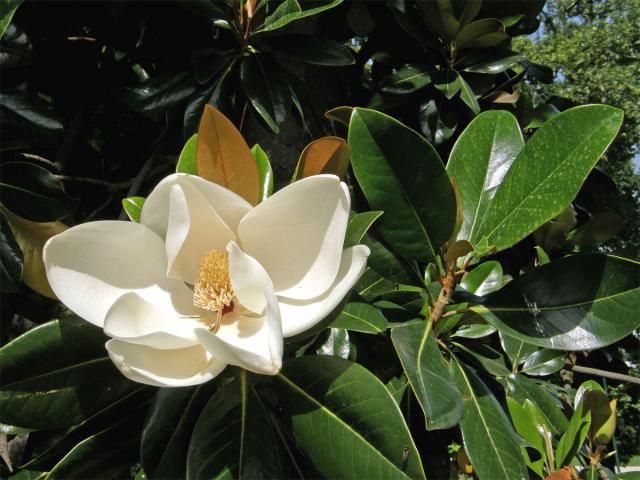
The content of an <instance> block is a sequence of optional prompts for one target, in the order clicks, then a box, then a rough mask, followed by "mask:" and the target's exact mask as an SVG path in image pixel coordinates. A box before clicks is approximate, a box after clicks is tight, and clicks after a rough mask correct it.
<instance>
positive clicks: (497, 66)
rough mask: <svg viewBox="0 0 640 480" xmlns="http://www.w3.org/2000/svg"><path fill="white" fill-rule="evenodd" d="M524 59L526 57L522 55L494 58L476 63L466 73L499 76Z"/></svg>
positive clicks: (467, 68)
mask: <svg viewBox="0 0 640 480" xmlns="http://www.w3.org/2000/svg"><path fill="white" fill-rule="evenodd" d="M524 59H525V57H524V55H521V54H515V55H508V56H506V57H500V58H494V59H490V60H486V61H482V62H480V63H476V64H474V65H471V66H469V67H466V68H465V69H464V71H465V72H470V73H489V74H492V75H497V74H498V73H502V72H505V71H507V70H509V69H510V68H512V67H513V66H515V65H516V64H518V63H519V62H521V61H523V60H524Z"/></svg>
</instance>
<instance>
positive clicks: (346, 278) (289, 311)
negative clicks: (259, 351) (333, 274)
mask: <svg viewBox="0 0 640 480" xmlns="http://www.w3.org/2000/svg"><path fill="white" fill-rule="evenodd" d="M368 256H369V247H367V246H366V245H356V246H355V247H351V248H346V249H345V250H344V253H343V254H342V261H341V262H340V269H339V270H338V276H337V278H336V281H335V282H334V284H333V285H331V288H329V290H328V291H327V292H326V293H325V294H324V295H321V296H319V297H317V298H313V299H311V300H294V299H291V298H286V297H281V296H278V302H279V303H280V315H281V318H282V334H283V336H284V337H285V338H286V337H291V336H293V335H297V334H299V333H302V332H304V331H305V330H308V329H309V328H311V327H312V326H314V325H315V324H316V323H318V322H320V321H322V320H323V319H324V318H325V317H326V316H327V315H328V314H329V312H331V311H332V310H333V309H334V308H336V307H337V306H338V304H339V303H340V302H341V301H342V299H343V298H344V297H345V296H346V295H347V293H349V290H351V288H352V287H353V286H354V285H355V283H356V282H357V281H358V279H359V278H360V275H362V272H363V271H364V268H365V266H366V264H367V257H368Z"/></svg>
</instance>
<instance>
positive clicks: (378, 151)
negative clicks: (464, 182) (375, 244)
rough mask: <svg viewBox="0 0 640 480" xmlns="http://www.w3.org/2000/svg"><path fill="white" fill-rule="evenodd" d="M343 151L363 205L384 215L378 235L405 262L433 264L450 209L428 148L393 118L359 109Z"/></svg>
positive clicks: (449, 191) (443, 176) (441, 172)
mask: <svg viewBox="0 0 640 480" xmlns="http://www.w3.org/2000/svg"><path fill="white" fill-rule="evenodd" d="M349 146H350V147H351V164H352V166H353V170H354V172H355V175H356V178H357V180H358V183H359V184H360V187H361V188H362V190H363V192H364V195H365V197H366V198H367V201H368V202H369V205H370V206H371V208H373V209H376V210H383V211H388V212H389V213H390V214H389V215H384V216H383V217H382V218H381V219H380V220H379V222H378V225H377V231H378V232H379V233H380V235H381V236H382V237H383V238H384V239H385V240H386V241H387V242H388V243H389V244H390V245H391V246H392V247H393V248H394V249H395V250H396V251H397V252H399V253H400V254H402V255H404V256H406V257H409V258H412V259H416V260H422V261H429V260H433V259H435V255H436V252H437V250H438V248H439V247H440V246H441V245H442V244H443V243H444V242H446V241H447V239H448V238H449V237H450V235H451V232H452V231H453V227H454V223H455V211H456V204H455V195H454V192H453V188H452V187H451V182H450V181H449V177H448V175H447V172H446V171H445V169H444V166H443V165H442V161H441V160H440V157H439V156H438V154H437V153H436V151H435V150H434V149H433V147H432V146H431V145H430V144H429V143H428V142H427V141H426V140H425V139H424V138H422V137H421V136H420V135H419V134H418V133H416V132H414V131H413V130H411V129H409V128H407V127H405V126H404V125H402V124H401V123H399V122H398V121H396V120H394V119H393V118H391V117H388V116H387V115H384V114H382V113H379V112H376V111H373V110H367V109H362V108H356V109H355V110H354V112H353V114H352V116H351V123H350V125H349ZM425 192H429V195H425ZM433 205H438V208H433Z"/></svg>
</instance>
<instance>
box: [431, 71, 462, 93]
mask: <svg viewBox="0 0 640 480" xmlns="http://www.w3.org/2000/svg"><path fill="white" fill-rule="evenodd" d="M433 86H434V87H436V88H437V89H438V90H440V91H441V92H442V94H443V95H444V96H445V97H447V99H448V100H451V99H452V98H453V97H454V96H455V94H456V93H458V92H459V91H460V89H461V88H462V82H461V81H460V75H458V74H457V73H456V72H455V71H454V70H451V69H446V70H444V71H440V72H436V73H434V74H433Z"/></svg>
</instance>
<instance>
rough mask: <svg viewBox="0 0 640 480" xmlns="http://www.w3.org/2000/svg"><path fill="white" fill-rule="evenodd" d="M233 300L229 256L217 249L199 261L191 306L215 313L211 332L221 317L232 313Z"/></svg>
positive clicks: (217, 327) (216, 329)
mask: <svg viewBox="0 0 640 480" xmlns="http://www.w3.org/2000/svg"><path fill="white" fill-rule="evenodd" d="M235 299H236V295H235V293H234V292H233V287H232V286H231V279H230V278H229V254H228V253H227V252H225V251H223V250H219V249H216V250H211V251H210V252H207V254H206V255H205V256H204V257H202V259H201V260H200V269H199V270H198V278H197V279H196V283H195V284H194V286H193V304H194V305H195V306H196V307H198V308H202V309H203V310H209V311H211V312H215V313H216V316H215V319H214V322H213V323H212V325H211V326H210V327H209V329H210V330H211V331H213V332H217V331H218V329H219V328H220V321H221V320H222V315H223V314H225V313H229V312H232V311H233V302H234V301H235Z"/></svg>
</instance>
